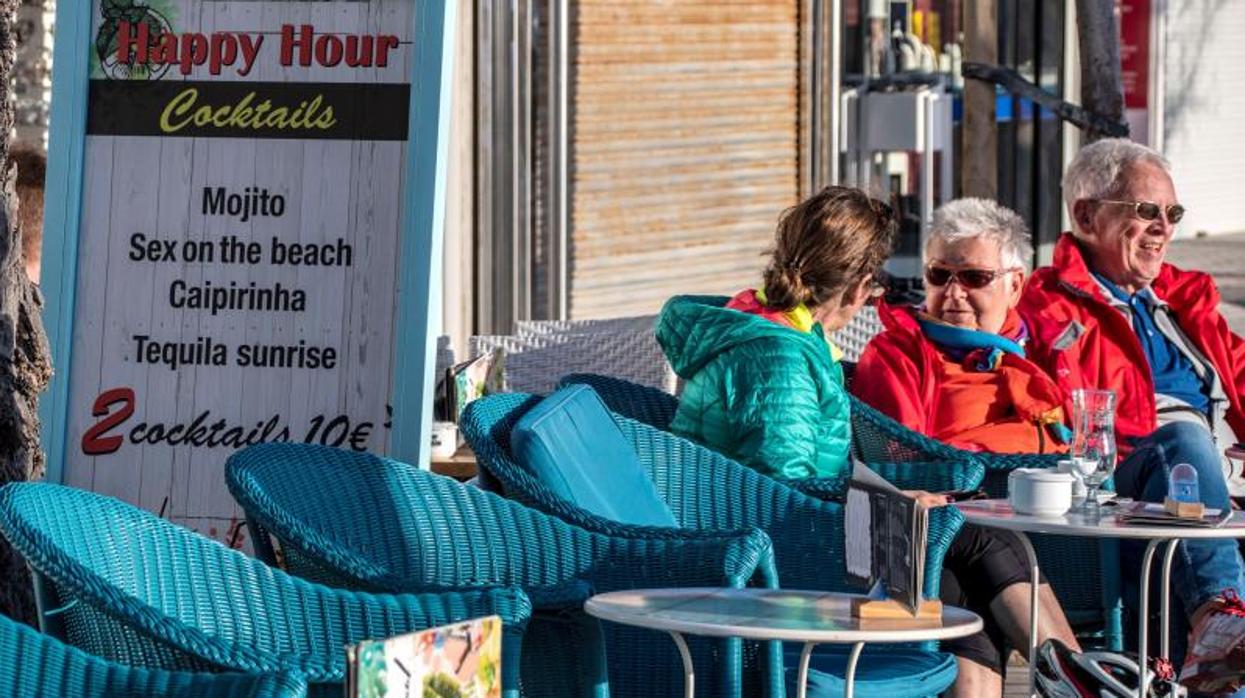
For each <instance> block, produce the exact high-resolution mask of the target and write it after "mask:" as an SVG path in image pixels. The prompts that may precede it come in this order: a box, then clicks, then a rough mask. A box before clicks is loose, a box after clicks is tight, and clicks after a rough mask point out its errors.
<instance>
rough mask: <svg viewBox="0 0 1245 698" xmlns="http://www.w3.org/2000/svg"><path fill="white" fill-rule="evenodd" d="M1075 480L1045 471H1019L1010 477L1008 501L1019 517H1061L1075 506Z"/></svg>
mask: <svg viewBox="0 0 1245 698" xmlns="http://www.w3.org/2000/svg"><path fill="white" fill-rule="evenodd" d="M1075 480H1076V478H1075V477H1074V476H1073V475H1071V474H1070V473H1060V472H1055V471H1053V470H1049V469H1046V468H1017V469H1015V470H1013V471H1012V472H1011V473H1010V474H1009V475H1008V476H1007V500H1008V502H1009V503H1011V505H1012V509H1014V510H1015V511H1016V513H1017V514H1026V515H1029V516H1062V515H1064V514H1066V513H1067V512H1068V509H1069V508H1071V506H1072V483H1073V482H1074V481H1075Z"/></svg>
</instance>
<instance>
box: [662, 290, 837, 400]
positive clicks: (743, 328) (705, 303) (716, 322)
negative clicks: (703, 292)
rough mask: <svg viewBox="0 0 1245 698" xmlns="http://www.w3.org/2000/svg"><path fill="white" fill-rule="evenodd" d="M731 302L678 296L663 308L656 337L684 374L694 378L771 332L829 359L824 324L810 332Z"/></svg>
mask: <svg viewBox="0 0 1245 698" xmlns="http://www.w3.org/2000/svg"><path fill="white" fill-rule="evenodd" d="M729 301H730V298H728V297H726V296H675V297H674V298H671V299H670V300H668V301H666V305H665V307H663V308H662V309H661V316H660V317H659V318H658V320H657V342H658V343H659V344H661V348H662V350H663V351H665V353H666V358H667V359H668V360H669V361H670V365H671V366H672V367H673V368H674V372H675V373H677V374H678V375H679V376H680V377H681V378H683V379H685V380H687V379H690V378H691V377H692V376H694V375H696V373H698V372H699V371H700V369H702V368H704V366H705V365H706V364H708V363H709V362H711V361H713V360H714V359H715V358H717V356H718V355H719V354H722V353H723V352H725V351H729V350H731V349H733V348H735V347H737V346H739V345H741V344H746V343H748V342H752V341H756V340H760V339H766V338H771V337H782V338H784V339H786V340H787V341H796V342H801V343H802V346H803V348H804V351H805V352H807V353H808V354H809V355H811V356H814V357H816V356H821V357H824V358H823V359H822V360H825V361H829V359H830V348H829V345H828V344H827V343H826V339H825V335H824V334H823V333H822V330H821V325H819V324H816V323H814V325H813V329H812V331H811V332H800V331H799V330H795V329H792V328H790V327H786V326H784V325H780V324H778V323H776V322H773V321H772V320H768V319H766V318H764V317H762V316H760V315H753V314H749V313H745V312H741V311H739V310H732V309H730V308H727V307H725V306H726V304H727V302H729Z"/></svg>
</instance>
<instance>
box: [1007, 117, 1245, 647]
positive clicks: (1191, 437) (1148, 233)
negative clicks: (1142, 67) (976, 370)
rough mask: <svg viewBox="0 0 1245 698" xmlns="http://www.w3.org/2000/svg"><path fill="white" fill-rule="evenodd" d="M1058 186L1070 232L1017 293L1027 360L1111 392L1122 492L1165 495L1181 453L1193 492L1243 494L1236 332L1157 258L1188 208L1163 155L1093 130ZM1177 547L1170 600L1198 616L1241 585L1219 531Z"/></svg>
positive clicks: (1240, 344) (1221, 498)
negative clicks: (1233, 466)
mask: <svg viewBox="0 0 1245 698" xmlns="http://www.w3.org/2000/svg"><path fill="white" fill-rule="evenodd" d="M1063 189H1064V200H1065V203H1066V204H1067V207H1068V213H1069V215H1070V216H1071V219H1072V225H1073V231H1072V232H1071V233H1065V234H1064V235H1063V236H1062V237H1061V238H1060V239H1059V242H1058V243H1057V245H1056V247H1055V257H1054V264H1053V265H1051V266H1049V267H1044V268H1042V269H1039V270H1038V271H1036V272H1035V273H1034V274H1033V277H1032V278H1031V279H1030V281H1029V283H1028V285H1027V286H1026V288H1025V290H1024V293H1023V295H1022V297H1021V301H1020V311H1021V314H1022V315H1023V316H1024V317H1025V320H1026V321H1027V323H1028V325H1029V330H1030V333H1031V341H1030V344H1029V347H1028V353H1029V357H1030V359H1032V360H1033V361H1035V362H1036V363H1038V364H1039V365H1041V366H1042V367H1043V368H1044V369H1045V370H1046V371H1047V372H1048V373H1049V374H1050V375H1051V376H1052V377H1053V378H1054V379H1055V381H1056V382H1057V383H1058V384H1059V386H1060V387H1061V388H1062V389H1063V390H1064V391H1065V392H1066V393H1067V394H1071V391H1072V390H1074V389H1076V388H1098V389H1109V390H1112V391H1114V392H1115V395H1116V418H1115V432H1116V440H1117V443H1118V448H1119V452H1120V456H1121V461H1120V466H1119V468H1118V470H1117V471H1116V475H1115V483H1116V489H1117V490H1118V491H1119V492H1121V493H1122V494H1124V495H1125V496H1131V497H1134V498H1137V499H1144V500H1147V501H1162V499H1163V498H1164V496H1165V495H1166V494H1167V482H1168V481H1167V476H1168V474H1169V473H1170V469H1171V468H1172V467H1174V466H1175V465H1176V464H1177V463H1179V462H1182V461H1186V462H1189V463H1190V464H1191V465H1193V466H1194V467H1195V468H1196V469H1197V470H1198V475H1199V485H1200V494H1201V499H1202V501H1203V502H1205V503H1206V504H1207V506H1212V507H1228V506H1229V493H1230V491H1231V492H1232V493H1236V494H1245V482H1242V480H1241V479H1240V477H1239V474H1236V473H1233V472H1231V471H1230V470H1229V469H1227V467H1226V459H1225V458H1224V457H1223V451H1224V449H1225V448H1226V447H1228V446H1230V445H1231V444H1232V442H1233V441H1234V440H1238V439H1242V438H1245V412H1243V411H1242V402H1241V398H1242V396H1243V395H1245V340H1242V339H1241V338H1240V337H1239V336H1237V335H1235V334H1233V333H1232V332H1231V331H1230V330H1229V329H1228V324H1227V322H1226V321H1225V320H1224V318H1223V316H1222V315H1220V313H1219V309H1218V306H1219V292H1218V290H1217V289H1216V288H1215V284H1214V281H1213V280H1212V279H1211V278H1210V276H1208V275H1207V274H1204V273H1201V272H1196V271H1186V270H1183V269H1179V268H1177V267H1175V266H1173V265H1171V264H1167V263H1166V262H1165V261H1164V258H1165V256H1166V254H1167V249H1168V246H1169V244H1170V243H1171V239H1172V235H1173V234H1174V233H1175V228H1176V224H1177V223H1179V222H1180V219H1181V218H1182V217H1183V216H1184V212H1185V211H1184V207H1183V206H1181V205H1180V203H1179V199H1178V197H1177V196H1176V190H1175V186H1174V185H1173V183H1172V179H1171V168H1170V166H1169V165H1168V163H1167V161H1166V160H1165V159H1164V158H1163V157H1162V156H1161V155H1159V154H1158V153H1156V152H1154V151H1153V150H1151V149H1149V148H1147V147H1145V146H1142V145H1139V144H1137V143H1133V142H1131V141H1128V140H1124V139H1110V140H1102V141H1098V142H1096V143H1092V144H1090V145H1088V146H1086V147H1085V148H1083V149H1082V150H1081V151H1080V153H1078V154H1077V156H1076V158H1075V159H1074V160H1073V162H1072V163H1071V164H1070V165H1069V166H1068V170H1067V173H1066V174H1065V175H1064V180H1063ZM1189 453H1192V454H1194V455H1193V456H1189V455H1187V454H1189ZM1178 454H1180V455H1178ZM1199 454H1200V455H1199ZM1180 545H1181V548H1182V550H1181V555H1178V556H1177V571H1176V576H1175V580H1176V585H1175V586H1176V592H1177V597H1178V598H1179V599H1180V601H1181V603H1182V605H1183V606H1184V608H1185V611H1186V614H1187V615H1188V616H1190V617H1191V619H1192V621H1194V622H1195V624H1196V621H1197V620H1198V619H1199V618H1200V613H1202V612H1206V611H1208V610H1213V607H1214V603H1212V602H1215V601H1216V599H1217V598H1218V597H1219V595H1220V594H1221V593H1222V592H1223V591H1224V590H1225V589H1232V590H1234V591H1235V592H1236V593H1237V594H1240V593H1241V591H1242V572H1241V570H1242V563H1241V559H1240V556H1239V554H1238V553H1237V550H1236V545H1235V544H1234V543H1231V542H1229V541H1218V542H1216V541H1197V542H1194V541H1190V542H1188V543H1181V544H1180ZM1125 552H1126V553H1131V554H1134V555H1135V554H1136V553H1137V552H1138V551H1137V550H1136V549H1135V548H1133V547H1130V546H1126V547H1125ZM1130 556H1131V555H1130ZM1127 562H1128V560H1126V564H1127ZM1126 579H1127V577H1126Z"/></svg>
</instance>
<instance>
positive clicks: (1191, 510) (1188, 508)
mask: <svg viewBox="0 0 1245 698" xmlns="http://www.w3.org/2000/svg"><path fill="white" fill-rule="evenodd" d="M1163 510H1164V511H1166V512H1167V513H1168V514H1171V515H1172V516H1176V517H1179V518H1182V519H1200V518H1202V515H1203V514H1205V513H1206V505H1205V504H1202V503H1201V502H1177V501H1176V500H1174V499H1172V498H1171V497H1166V498H1164V499H1163Z"/></svg>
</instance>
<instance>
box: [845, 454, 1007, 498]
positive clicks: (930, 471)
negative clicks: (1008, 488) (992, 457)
mask: <svg viewBox="0 0 1245 698" xmlns="http://www.w3.org/2000/svg"><path fill="white" fill-rule="evenodd" d="M868 465H869V468H870V469H871V470H873V472H875V473H877V474H878V475H881V476H882V477H884V478H886V480H887V481H889V482H890V483H892V484H894V485H895V486H896V487H898V488H899V489H902V490H925V491H927V492H951V491H954V490H971V489H974V488H976V487H979V486H980V485H981V481H982V478H984V477H985V474H986V470H985V467H984V466H983V465H982V464H981V463H980V462H978V461H977V460H976V459H974V460H954V461H910V462H904V463H869V464H868Z"/></svg>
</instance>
